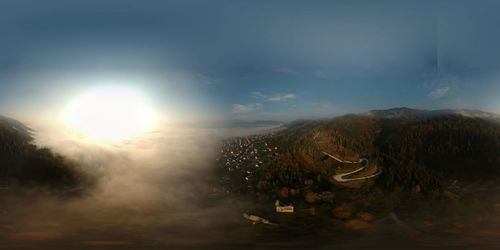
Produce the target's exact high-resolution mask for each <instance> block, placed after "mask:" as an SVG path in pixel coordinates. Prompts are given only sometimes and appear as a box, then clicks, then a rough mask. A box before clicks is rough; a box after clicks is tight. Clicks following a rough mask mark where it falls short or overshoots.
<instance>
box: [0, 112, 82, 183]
mask: <svg viewBox="0 0 500 250" xmlns="http://www.w3.org/2000/svg"><path fill="white" fill-rule="evenodd" d="M32 141H33V138H32V137H31V136H30V134H29V131H28V130H27V128H26V127H24V126H21V125H20V124H19V123H15V121H13V120H10V119H9V120H6V118H3V117H2V119H0V185H5V186H23V187H41V186H43V187H47V188H51V189H56V188H57V189H58V188H72V187H76V186H78V185H80V184H81V182H82V178H83V175H82V174H81V173H79V171H77V169H76V168H75V166H74V165H73V164H72V163H71V162H69V161H68V160H66V159H64V158H63V157H61V156H59V155H57V154H54V153H53V152H51V151H50V150H49V149H47V148H37V147H36V146H35V145H33V144H32Z"/></svg>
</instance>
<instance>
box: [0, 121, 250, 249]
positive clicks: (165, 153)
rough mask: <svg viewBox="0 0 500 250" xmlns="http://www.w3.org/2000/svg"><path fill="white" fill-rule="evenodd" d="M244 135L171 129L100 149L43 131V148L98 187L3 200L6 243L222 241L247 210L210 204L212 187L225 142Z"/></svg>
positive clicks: (64, 134) (67, 133) (61, 133)
mask: <svg viewBox="0 0 500 250" xmlns="http://www.w3.org/2000/svg"><path fill="white" fill-rule="evenodd" d="M245 131H246V132H247V133H248V130H247V129H245V130H237V129H233V130H231V129H224V130H222V129H215V128H211V129H203V128H181V127H171V126H165V128H164V129H159V130H155V131H152V132H148V133H146V134H144V135H142V136H141V137H139V138H136V139H133V140H128V141H124V142H121V143H114V144H98V143H91V142H88V141H85V140H82V138H75V137H73V136H72V134H71V131H64V130H60V129H54V130H50V129H47V130H37V131H36V133H35V135H34V136H35V142H36V144H37V146H41V147H48V148H50V149H51V150H53V151H54V152H55V153H58V154H61V155H63V156H64V157H66V158H68V159H69V160H71V161H74V162H75V163H76V167H77V168H78V170H79V171H80V172H82V173H84V175H85V176H86V177H87V178H90V179H91V180H92V183H93V184H92V185H90V186H83V187H78V188H77V190H78V193H79V194H78V195H67V196H57V195H51V194H47V193H46V192H42V191H31V192H29V193H27V194H24V195H22V197H20V196H9V197H7V196H4V199H3V200H4V201H5V202H4V204H3V205H2V208H1V213H3V214H4V215H6V216H2V218H3V219H4V220H6V221H3V222H2V223H1V225H2V226H0V227H1V232H0V233H1V234H0V239H1V241H2V242H8V244H6V245H4V244H2V247H5V246H7V247H22V246H30V245H31V246H35V245H37V244H40V243H50V244H52V245H51V246H54V244H55V246H68V245H69V246H73V247H76V246H89V245H92V246H100V245H103V246H114V245H119V246H123V245H130V246H133V245H134V244H139V243H140V244H142V245H153V246H154V245H155V244H161V245H163V244H169V245H181V246H182V245H185V244H189V245H190V246H193V245H196V244H203V245H206V244H208V243H210V242H217V241H220V240H222V239H223V238H224V237H225V236H224V235H225V233H223V232H222V231H221V230H223V231H226V229H224V228H227V227H228V226H232V225H233V226H234V224H235V223H237V224H238V223H241V213H239V212H238V211H237V210H236V209H234V206H231V205H228V204H225V203H224V202H220V203H217V204H211V205H209V206H207V204H206V202H205V198H206V196H207V193H208V190H209V185H208V184H209V182H210V181H211V180H213V178H214V176H213V167H214V166H213V163H214V159H215V157H216V156H215V154H216V152H217V149H218V142H219V141H220V139H222V138H225V137H227V136H234V135H238V134H241V133H243V132H245ZM70 192H71V190H70ZM7 215H8V216H7ZM241 236H243V237H244V235H241Z"/></svg>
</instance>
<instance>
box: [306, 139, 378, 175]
mask: <svg viewBox="0 0 500 250" xmlns="http://www.w3.org/2000/svg"><path fill="white" fill-rule="evenodd" d="M318 135H319V132H318V133H317V134H316V135H315V136H314V138H313V139H314V142H315V143H316V145H317V146H318V148H320V147H319V143H318V142H317V141H316V138H317V137H318ZM321 153H323V154H324V155H326V156H328V157H330V158H332V159H334V160H336V161H338V162H340V163H347V164H358V163H362V162H363V161H364V162H365V164H362V165H361V167H360V168H358V169H356V170H353V171H351V172H347V173H342V174H335V175H333V179H334V180H335V181H337V182H350V181H357V180H364V179H370V178H373V177H375V176H377V175H379V174H380V173H382V169H379V170H378V171H377V172H376V173H375V174H372V175H367V176H362V177H353V178H348V177H346V176H349V175H352V174H355V173H358V172H361V171H363V170H365V168H366V167H367V166H369V165H370V164H369V163H370V161H369V160H368V159H367V158H360V159H359V160H358V161H347V160H342V159H340V158H338V157H336V156H334V155H332V154H330V153H328V152H325V151H321Z"/></svg>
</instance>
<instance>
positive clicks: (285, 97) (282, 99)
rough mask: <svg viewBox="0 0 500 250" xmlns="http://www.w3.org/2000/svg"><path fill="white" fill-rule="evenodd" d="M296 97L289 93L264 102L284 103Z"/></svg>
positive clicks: (272, 97) (269, 98)
mask: <svg viewBox="0 0 500 250" xmlns="http://www.w3.org/2000/svg"><path fill="white" fill-rule="evenodd" d="M296 97H297V96H296V95H295V94H292V93H289V94H286V95H275V96H271V97H268V98H267V99H266V101H268V102H286V101H288V100H289V99H294V98H296Z"/></svg>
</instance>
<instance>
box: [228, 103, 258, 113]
mask: <svg viewBox="0 0 500 250" xmlns="http://www.w3.org/2000/svg"><path fill="white" fill-rule="evenodd" d="M259 108H260V104H258V103H257V104H247V105H244V104H238V103H236V104H233V113H234V114H242V113H250V112H253V111H255V110H257V109H259Z"/></svg>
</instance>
